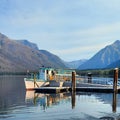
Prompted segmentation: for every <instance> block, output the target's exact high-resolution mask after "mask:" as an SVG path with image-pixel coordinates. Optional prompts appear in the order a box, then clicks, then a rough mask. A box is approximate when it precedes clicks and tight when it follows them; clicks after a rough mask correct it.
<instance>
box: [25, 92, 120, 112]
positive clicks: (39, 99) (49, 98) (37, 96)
mask: <svg viewBox="0 0 120 120" xmlns="http://www.w3.org/2000/svg"><path fill="white" fill-rule="evenodd" d="M76 95H77V96H78V97H79V99H80V98H81V99H84V100H85V101H86V102H87V101H89V100H88V99H87V98H86V99H85V98H83V97H82V96H84V97H85V95H86V96H92V95H94V96H95V97H96V98H97V99H98V100H100V101H102V102H104V103H105V104H108V103H109V104H110V105H111V110H112V112H116V108H117V95H118V94H116V93H113V94H105V93H104V94H101V93H98V94H97V93H82V92H77V93H76V92H71V93H70V92H68V93H59V94H43V93H35V92H34V91H27V92H26V103H28V102H29V101H30V100H32V102H31V103H32V104H34V105H36V104H38V103H39V104H40V106H43V108H44V109H46V108H47V107H49V106H52V105H57V104H59V103H60V102H61V101H67V100H68V101H71V108H72V109H75V106H76ZM97 99H95V100H96V101H97ZM96 101H94V102H96ZM118 105H119V106H120V104H118Z"/></svg>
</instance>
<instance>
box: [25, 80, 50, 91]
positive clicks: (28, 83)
mask: <svg viewBox="0 0 120 120" xmlns="http://www.w3.org/2000/svg"><path fill="white" fill-rule="evenodd" d="M24 82H25V88H26V90H34V89H35V88H38V87H44V86H48V85H49V82H44V81H37V82H36V84H34V81H29V80H26V79H25V80H24Z"/></svg>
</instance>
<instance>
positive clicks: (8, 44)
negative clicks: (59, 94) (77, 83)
mask: <svg viewBox="0 0 120 120" xmlns="http://www.w3.org/2000/svg"><path fill="white" fill-rule="evenodd" d="M29 43H30V42H28V41H27V42H26V41H23V42H20V41H16V40H12V39H9V38H8V37H7V36H5V35H3V34H1V33H0V72H1V71H8V72H9V71H10V72H11V71H13V72H19V71H26V70H28V69H29V70H37V69H38V68H39V67H40V66H42V65H44V66H49V67H57V68H65V65H64V63H62V60H61V59H60V58H59V57H57V56H55V55H53V54H52V53H50V54H51V56H47V55H46V54H45V53H43V52H41V51H40V50H38V49H37V46H36V45H35V44H33V43H31V45H32V46H31V45H30V44H29ZM48 53H49V52H48ZM53 58H54V59H53ZM55 58H56V59H57V62H56V59H55ZM51 59H53V60H54V61H51ZM58 63H59V64H58Z"/></svg>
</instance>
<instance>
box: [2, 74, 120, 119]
mask: <svg viewBox="0 0 120 120" xmlns="http://www.w3.org/2000/svg"><path fill="white" fill-rule="evenodd" d="M23 78H24V77H23V76H4V77H3V76H2V77H0V119H6V118H7V120H11V119H12V120H16V119H17V120H21V118H22V119H29V120H32V119H36V120H39V119H46V120H47V119H48V118H49V120H56V119H57V120H63V118H64V120H69V119H72V120H98V119H103V120H105V119H106V120H107V119H108V120H109V119H110V117H111V119H112V118H115V119H117V120H118V119H120V94H116V93H114V94H112V93H111V94H107V93H106V94H105V93H86V92H71V93H70V92H67V93H59V94H41V93H35V92H34V91H25V86H24V81H23Z"/></svg>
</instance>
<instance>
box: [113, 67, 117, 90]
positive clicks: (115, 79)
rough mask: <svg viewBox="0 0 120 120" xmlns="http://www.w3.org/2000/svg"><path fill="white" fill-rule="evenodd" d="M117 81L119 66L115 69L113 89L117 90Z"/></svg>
mask: <svg viewBox="0 0 120 120" xmlns="http://www.w3.org/2000/svg"><path fill="white" fill-rule="evenodd" d="M117 82H118V68H115V69H114V81H113V90H114V92H117Z"/></svg>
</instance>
